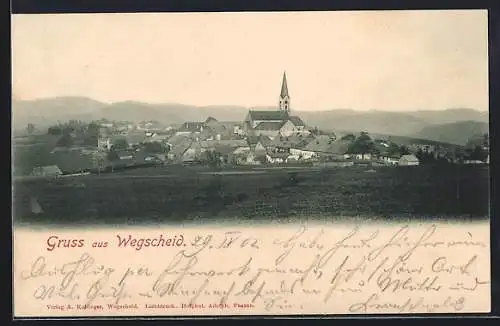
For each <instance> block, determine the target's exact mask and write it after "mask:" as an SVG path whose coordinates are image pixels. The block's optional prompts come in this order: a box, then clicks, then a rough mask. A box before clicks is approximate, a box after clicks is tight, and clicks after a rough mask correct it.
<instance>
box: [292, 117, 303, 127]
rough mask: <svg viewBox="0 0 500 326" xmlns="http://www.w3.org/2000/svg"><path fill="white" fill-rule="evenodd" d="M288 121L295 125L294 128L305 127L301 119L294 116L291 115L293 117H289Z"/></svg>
mask: <svg viewBox="0 0 500 326" xmlns="http://www.w3.org/2000/svg"><path fill="white" fill-rule="evenodd" d="M290 121H292V123H293V124H294V125H295V126H305V125H306V124H305V123H304V121H302V119H301V118H300V117H298V116H296V115H293V116H290Z"/></svg>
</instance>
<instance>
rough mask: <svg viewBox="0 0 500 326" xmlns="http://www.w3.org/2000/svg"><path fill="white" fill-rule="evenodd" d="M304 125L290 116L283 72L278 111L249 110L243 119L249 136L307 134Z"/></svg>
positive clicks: (288, 96)
mask: <svg viewBox="0 0 500 326" xmlns="http://www.w3.org/2000/svg"><path fill="white" fill-rule="evenodd" d="M305 128H306V126H305V123H304V121H302V119H301V118H300V117H298V116H294V115H291V109H290V94H289V93H288V85H287V81H286V72H283V80H282V82H281V92H280V96H279V102H278V110H270V111H257V110H249V112H248V114H247V117H246V119H245V132H246V134H247V135H251V136H261V135H262V136H268V137H270V138H274V137H276V136H283V137H288V136H291V135H294V134H308V133H309V131H308V130H306V129H305Z"/></svg>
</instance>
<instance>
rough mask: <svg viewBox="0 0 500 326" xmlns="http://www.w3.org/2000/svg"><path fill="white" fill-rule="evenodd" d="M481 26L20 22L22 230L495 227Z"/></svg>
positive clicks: (169, 19)
mask: <svg viewBox="0 0 500 326" xmlns="http://www.w3.org/2000/svg"><path fill="white" fill-rule="evenodd" d="M487 45H488V33H487V13H486V11H482V10H462V11H450V10H447V11H437V10H434V11H359V12H349V11H342V12H293V13H292V12H266V13H264V12H263V13H150V14H140V13H136V14H61V15H13V16H12V117H13V119H12V153H13V155H12V180H13V188H12V189H13V206H12V207H13V221H14V224H17V225H28V226H35V225H65V226H78V225H82V226H90V225H139V224H169V223H173V224H183V223H204V222H208V223H213V222H222V221H235V222H242V223H261V222H287V221H294V220H322V221H347V220H351V219H353V220H364V221H411V220H435V219H436V220H439V221H474V220H481V219H488V218H489V157H490V155H489V111H488V49H487Z"/></svg>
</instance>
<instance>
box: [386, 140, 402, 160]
mask: <svg viewBox="0 0 500 326" xmlns="http://www.w3.org/2000/svg"><path fill="white" fill-rule="evenodd" d="M387 155H388V156H391V157H392V156H400V155H401V151H400V148H399V146H398V144H396V143H393V142H391V143H390V144H389V147H388V148H387Z"/></svg>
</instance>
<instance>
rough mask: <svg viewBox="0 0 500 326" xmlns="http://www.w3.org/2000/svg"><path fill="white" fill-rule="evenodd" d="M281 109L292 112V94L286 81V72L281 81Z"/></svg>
mask: <svg viewBox="0 0 500 326" xmlns="http://www.w3.org/2000/svg"><path fill="white" fill-rule="evenodd" d="M279 103H280V105H279V107H280V110H281V111H285V112H287V113H289V112H290V95H289V94H288V85H287V83H286V72H283V81H282V82H281V93H280V101H279Z"/></svg>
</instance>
